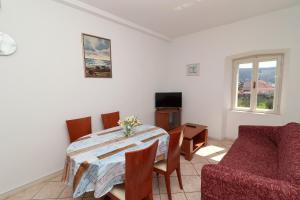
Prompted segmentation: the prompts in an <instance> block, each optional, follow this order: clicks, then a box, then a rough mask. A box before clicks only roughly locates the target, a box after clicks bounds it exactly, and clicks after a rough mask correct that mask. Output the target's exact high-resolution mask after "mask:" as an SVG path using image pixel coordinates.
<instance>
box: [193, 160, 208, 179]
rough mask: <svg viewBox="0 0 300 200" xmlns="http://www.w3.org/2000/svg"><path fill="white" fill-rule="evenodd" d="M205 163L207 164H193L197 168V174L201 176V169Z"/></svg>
mask: <svg viewBox="0 0 300 200" xmlns="http://www.w3.org/2000/svg"><path fill="white" fill-rule="evenodd" d="M204 165H206V164H203V163H194V164H193V166H194V168H195V169H196V171H197V174H198V175H199V176H201V170H202V167H203V166H204Z"/></svg>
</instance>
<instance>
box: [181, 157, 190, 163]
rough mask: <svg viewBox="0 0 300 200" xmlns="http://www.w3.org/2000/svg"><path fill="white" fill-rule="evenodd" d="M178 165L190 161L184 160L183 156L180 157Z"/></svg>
mask: <svg viewBox="0 0 300 200" xmlns="http://www.w3.org/2000/svg"><path fill="white" fill-rule="evenodd" d="M180 163H190V161H188V160H186V159H185V158H184V156H183V155H181V156H180Z"/></svg>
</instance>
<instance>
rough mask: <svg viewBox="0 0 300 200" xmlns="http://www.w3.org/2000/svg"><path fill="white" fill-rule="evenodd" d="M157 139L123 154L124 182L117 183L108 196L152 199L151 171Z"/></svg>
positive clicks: (137, 199) (124, 198)
mask: <svg viewBox="0 0 300 200" xmlns="http://www.w3.org/2000/svg"><path fill="white" fill-rule="evenodd" d="M157 146H158V141H156V142H155V143H153V144H152V145H151V146H149V147H148V148H145V149H142V150H138V151H133V152H128V153H126V154H125V184H122V185H117V186H115V187H113V189H112V190H111V191H110V192H109V194H108V196H109V197H110V198H111V199H113V200H116V199H120V200H142V199H148V200H153V193H152V172H153V164H154V160H155V157H156V151H157Z"/></svg>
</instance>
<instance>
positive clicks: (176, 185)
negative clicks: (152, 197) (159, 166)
mask: <svg viewBox="0 0 300 200" xmlns="http://www.w3.org/2000/svg"><path fill="white" fill-rule="evenodd" d="M159 191H160V194H166V193H167V189H166V184H165V178H164V177H160V178H159ZM180 192H183V190H181V189H180V187H179V182H178V179H177V177H175V176H173V177H171V193H180Z"/></svg>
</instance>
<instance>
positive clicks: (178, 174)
mask: <svg viewBox="0 0 300 200" xmlns="http://www.w3.org/2000/svg"><path fill="white" fill-rule="evenodd" d="M176 173H177V178H178V182H179V186H180V189H182V190H183V186H182V180H181V171H180V165H179V166H178V167H177V169H176Z"/></svg>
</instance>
